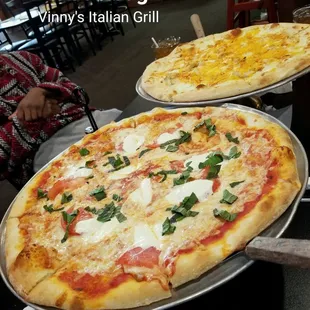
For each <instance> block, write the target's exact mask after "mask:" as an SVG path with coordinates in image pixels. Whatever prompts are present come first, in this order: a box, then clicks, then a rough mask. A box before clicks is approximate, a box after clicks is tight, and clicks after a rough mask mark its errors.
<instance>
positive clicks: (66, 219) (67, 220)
mask: <svg viewBox="0 0 310 310" xmlns="http://www.w3.org/2000/svg"><path fill="white" fill-rule="evenodd" d="M61 214H62V218H63V220H64V222H65V223H66V232H65V235H64V236H63V238H62V239H61V243H64V242H65V241H67V239H68V237H69V227H70V224H71V223H72V222H73V221H74V219H75V218H76V217H77V215H78V214H79V210H75V211H73V212H72V213H67V212H66V211H62V212H61Z"/></svg>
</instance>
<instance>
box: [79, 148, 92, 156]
mask: <svg viewBox="0 0 310 310" xmlns="http://www.w3.org/2000/svg"><path fill="white" fill-rule="evenodd" d="M79 152H80V155H81V156H86V155H88V154H89V153H90V152H89V150H88V149H86V148H82V149H80V151H79Z"/></svg>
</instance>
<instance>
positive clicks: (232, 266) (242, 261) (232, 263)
mask: <svg viewBox="0 0 310 310" xmlns="http://www.w3.org/2000/svg"><path fill="white" fill-rule="evenodd" d="M222 107H226V108H227V109H231V110H238V111H246V112H250V113H254V114H259V115H261V116H263V117H264V118H265V119H267V120H269V121H271V122H274V123H277V124H279V125H280V126H281V127H283V128H284V129H285V130H286V131H287V132H288V134H289V135H290V137H291V139H292V143H293V147H294V152H295V154H296V158H297V168H298V173H299V176H300V181H301V184H302V188H301V190H300V192H299V193H298V195H297V196H296V198H295V199H294V201H293V202H292V204H291V205H290V207H289V208H288V209H287V210H286V212H285V213H284V214H283V215H282V216H281V217H280V218H279V219H278V220H277V221H275V222H274V223H273V224H272V225H271V226H269V228H267V229H266V230H265V231H264V232H262V233H261V234H260V235H261V236H266V237H273V238H279V237H280V236H281V235H282V234H283V233H284V231H285V230H286V229H287V227H288V226H289V224H290V222H291V221H292V219H293V217H294V215H295V212H296V210H297V207H298V205H299V202H300V201H301V198H302V197H303V195H304V192H305V190H306V186H307V182H308V160H307V155H306V153H305V150H304V148H303V146H302V144H301V143H300V141H299V140H298V139H297V137H296V136H295V135H294V134H293V133H292V132H291V130H290V129H289V128H287V127H286V126H285V125H284V124H282V123H281V122H280V121H279V120H277V119H276V118H274V117H273V116H270V115H268V114H266V113H264V112H261V111H258V110H255V109H252V108H249V107H245V106H241V105H236V104H229V103H226V104H224V105H222ZM60 155H61V154H59V155H58V156H57V157H59V156H60ZM57 157H56V158H57ZM47 165H48V164H47ZM44 168H45V167H43V168H42V169H41V170H43V169H44ZM41 170H40V171H41ZM40 171H38V172H37V174H38V173H40ZM29 182H31V180H30V181H29ZM17 197H18V195H17V196H16V197H15V199H14V200H13V201H12V203H11V205H10V207H9V208H8V210H7V212H6V214H5V215H4V217H3V219H2V221H1V224H0V273H1V276H2V278H3V280H4V282H5V284H6V285H7V286H8V288H9V289H10V290H11V291H12V293H13V294H14V295H15V296H16V297H18V298H19V299H20V300H22V301H23V302H24V303H25V304H27V305H29V306H31V307H32V308H34V309H36V310H52V309H55V308H51V307H45V306H38V305H35V304H32V303H29V302H27V301H25V300H24V299H23V298H22V297H21V296H19V295H18V294H17V292H15V290H14V288H13V287H12V286H11V284H10V282H9V280H8V275H7V272H6V261H5V248H4V243H5V230H6V221H7V218H8V216H9V213H10V211H11V208H12V205H13V203H14V201H15V200H16V199H17ZM252 263H253V261H252V260H250V259H249V258H248V257H247V256H246V255H245V253H244V251H239V252H237V253H235V254H233V255H231V256H230V257H228V258H227V259H225V260H224V261H223V262H222V263H221V264H219V265H217V266H216V267H214V268H213V269H211V270H209V271H208V272H206V273H204V274H203V275H201V276H200V277H199V278H197V279H195V280H192V281H190V282H188V283H186V284H184V285H182V286H180V287H178V288H176V289H173V290H172V297H170V298H168V299H164V300H161V301H158V302H156V303H152V304H151V305H149V306H143V307H138V308H132V309H131V310H133V309H136V310H151V309H152V310H155V309H156V310H162V309H168V308H171V307H173V306H176V305H178V304H181V303H184V302H187V301H190V300H192V299H194V298H196V297H199V296H201V295H203V294H205V293H207V292H210V291H211V290H213V289H215V288H216V287H218V286H220V285H222V284H224V283H226V282H227V281H229V280H231V279H232V278H234V277H235V276H237V275H238V274H239V273H241V272H242V271H244V270H245V269H247V268H248V267H249V266H250V265H251V264H252Z"/></svg>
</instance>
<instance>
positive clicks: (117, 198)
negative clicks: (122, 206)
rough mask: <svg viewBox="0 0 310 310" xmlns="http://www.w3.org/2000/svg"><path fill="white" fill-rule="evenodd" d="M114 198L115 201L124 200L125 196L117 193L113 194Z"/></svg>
mask: <svg viewBox="0 0 310 310" xmlns="http://www.w3.org/2000/svg"><path fill="white" fill-rule="evenodd" d="M112 199H113V200H115V201H117V202H119V201H122V200H123V198H122V197H121V196H118V195H117V194H113V196H112Z"/></svg>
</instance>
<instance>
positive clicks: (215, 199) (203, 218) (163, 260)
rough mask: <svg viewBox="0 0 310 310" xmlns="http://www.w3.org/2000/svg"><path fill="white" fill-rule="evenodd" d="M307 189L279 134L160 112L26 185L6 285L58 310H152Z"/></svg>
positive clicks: (236, 114) (13, 219) (249, 123)
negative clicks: (145, 308) (143, 308)
mask: <svg viewBox="0 0 310 310" xmlns="http://www.w3.org/2000/svg"><path fill="white" fill-rule="evenodd" d="M300 187H301V185H300V181H299V177H298V172H297V168H296V159H295V154H294V151H293V147H292V143H291V140H290V137H289V135H288V134H287V133H286V131H285V130H284V129H283V128H282V127H280V126H279V125H277V124H275V123H272V122H270V121H267V120H265V119H264V118H263V117H262V116H259V115H257V114H256V113H252V112H241V111H237V110H232V109H225V108H219V107H206V108H186V109H185V108H184V109H176V110H165V109H160V108H156V109H154V110H152V111H151V112H148V113H142V114H140V115H137V116H134V117H131V118H128V119H125V120H123V121H121V122H118V123H111V124H109V125H106V126H104V127H102V128H100V129H99V130H98V131H96V132H94V133H92V134H89V135H87V136H85V137H84V138H83V139H82V140H81V141H80V142H78V143H76V144H75V145H73V146H72V147H70V148H69V149H68V150H66V151H65V152H64V153H62V154H61V155H60V156H58V157H57V158H56V159H54V160H53V161H52V162H51V163H50V164H48V166H47V167H45V168H44V169H43V170H42V171H40V172H39V173H38V174H37V175H36V176H35V177H34V178H33V179H32V180H30V181H29V182H28V184H27V185H26V186H25V187H24V188H23V190H22V191H21V192H20V193H19V195H18V197H17V198H16V200H15V202H14V203H13V205H12V208H11V210H10V213H9V217H8V220H7V222H6V235H5V253H6V267H7V273H8V276H9V281H10V283H11V284H12V286H13V288H14V289H15V290H16V291H17V292H18V294H19V295H20V296H22V297H23V298H24V299H25V300H27V301H29V302H32V303H36V304H40V305H45V306H52V307H56V308H60V309H75V310H76V309H121V308H131V307H138V306H142V305H147V304H151V303H153V302H155V301H158V300H161V299H165V298H169V297H170V296H171V290H172V289H173V288H175V287H178V286H179V285H181V284H183V283H186V282H188V281H190V280H192V279H195V278H197V277H198V276H200V275H201V274H203V273H205V272H207V271H208V270H210V269H211V268H212V267H214V266H216V265H217V264H219V263H220V262H221V261H223V260H224V259H225V258H226V257H227V256H229V255H230V254H232V253H234V252H235V251H237V250H240V249H242V248H243V247H244V246H245V244H246V243H247V242H248V241H249V240H251V239H252V238H253V237H255V236H256V235H257V234H259V233H260V232H261V231H263V230H264V229H265V228H266V227H267V226H268V225H270V224H271V223H272V222H273V221H275V220H276V219H277V218H278V217H279V216H280V215H281V214H282V213H283V212H284V211H285V210H286V209H287V207H288V206H289V205H290V204H291V203H292V201H293V199H294V198H295V196H296V194H297V193H298V191H299V190H300Z"/></svg>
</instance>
